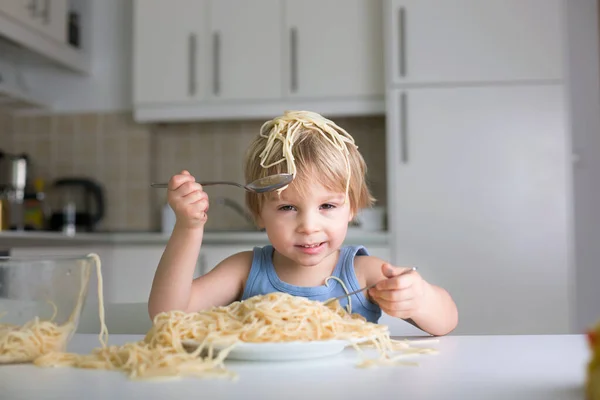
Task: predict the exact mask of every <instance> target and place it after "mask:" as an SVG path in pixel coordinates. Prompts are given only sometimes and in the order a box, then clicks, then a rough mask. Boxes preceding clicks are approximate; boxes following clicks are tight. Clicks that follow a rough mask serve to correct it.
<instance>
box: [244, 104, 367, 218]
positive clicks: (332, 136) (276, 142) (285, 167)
mask: <svg viewBox="0 0 600 400" xmlns="http://www.w3.org/2000/svg"><path fill="white" fill-rule="evenodd" d="M244 169H245V179H246V182H252V181H254V180H256V179H258V178H262V177H265V176H269V175H274V174H280V173H291V174H293V175H294V180H293V181H292V183H291V184H290V186H293V187H294V189H295V190H297V191H298V193H302V194H303V195H307V194H308V190H307V188H308V186H309V184H312V183H315V182H317V183H319V184H321V185H323V187H325V188H326V189H327V190H330V191H332V192H339V193H346V194H347V197H346V199H347V201H349V202H350V209H351V211H352V213H353V214H356V212H357V211H358V210H360V209H361V208H365V207H369V206H371V205H372V203H373V202H374V199H373V197H372V196H371V193H370V191H369V188H368V187H367V184H366V172H367V167H366V164H365V161H364V159H363V157H362V155H361V154H360V152H359V151H358V147H357V146H356V145H355V143H354V139H353V138H352V136H350V134H348V133H347V132H346V131H345V130H344V129H342V128H340V127H339V126H337V125H336V124H335V123H334V122H333V121H330V120H328V119H326V118H324V117H323V116H321V115H319V114H317V113H314V112H309V111H286V112H285V113H284V115H282V116H280V117H277V118H275V119H273V120H271V121H267V122H265V123H264V124H263V126H262V127H261V129H260V133H259V134H258V135H257V137H256V138H255V139H254V140H253V142H252V143H251V144H250V146H249V148H248V151H247V154H246V164H245V168H244ZM285 189H286V188H283V189H280V191H278V192H277V193H265V194H257V193H251V192H246V204H247V206H248V208H249V210H250V212H251V213H252V215H253V216H254V217H255V218H256V217H257V216H258V215H259V214H260V210H261V207H262V204H263V202H264V201H265V199H266V198H267V196H273V195H277V194H278V193H281V191H282V190H285Z"/></svg>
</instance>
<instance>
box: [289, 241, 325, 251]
mask: <svg viewBox="0 0 600 400" xmlns="http://www.w3.org/2000/svg"><path fill="white" fill-rule="evenodd" d="M324 244H325V242H319V243H312V244H299V245H296V247H297V248H299V249H300V251H302V252H303V253H306V254H315V253H318V252H319V251H320V250H321V248H322V247H323V245H324Z"/></svg>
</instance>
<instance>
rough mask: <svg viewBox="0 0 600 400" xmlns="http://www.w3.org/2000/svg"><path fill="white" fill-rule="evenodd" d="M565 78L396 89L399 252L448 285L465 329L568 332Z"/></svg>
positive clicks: (391, 105)
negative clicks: (548, 82)
mask: <svg viewBox="0 0 600 400" xmlns="http://www.w3.org/2000/svg"><path fill="white" fill-rule="evenodd" d="M563 98H564V93H563V86H562V85H560V84H553V85H537V86H536V85H529V86H526V85H520V86H497V87H460V88H459V87H453V88H418V89H407V90H401V89H393V90H390V91H389V93H388V114H387V115H388V120H387V121H388V130H387V141H388V142H387V143H388V146H387V160H388V171H389V174H390V176H389V188H390V194H389V195H390V197H389V204H393V207H389V217H390V221H389V222H390V227H391V231H392V240H391V242H392V243H393V245H392V246H391V248H392V256H393V260H394V262H395V263H397V264H401V265H414V266H418V267H419V272H420V273H421V274H422V275H423V276H424V277H425V279H427V280H428V281H430V282H432V283H434V284H439V285H440V286H442V287H444V288H446V289H447V290H448V291H449V292H450V294H451V295H452V296H453V297H454V299H455V301H456V303H457V305H458V309H459V319H460V321H459V325H458V328H457V330H456V333H461V334H513V333H514V334H517V333H527V334H534V333H566V332H568V331H569V320H568V318H569V293H568V289H569V287H570V285H569V282H570V277H569V241H570V236H569V233H568V232H569V229H568V228H569V212H568V211H569V208H570V200H569V197H568V193H569V174H570V172H569V171H570V168H571V166H570V163H571V160H570V150H569V146H568V135H567V131H566V121H565V119H566V118H565V110H564V108H565V105H564V100H563Z"/></svg>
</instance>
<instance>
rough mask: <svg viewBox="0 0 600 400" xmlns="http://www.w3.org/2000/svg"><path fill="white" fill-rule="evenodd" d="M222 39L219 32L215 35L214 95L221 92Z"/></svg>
mask: <svg viewBox="0 0 600 400" xmlns="http://www.w3.org/2000/svg"><path fill="white" fill-rule="evenodd" d="M220 69H221V37H220V35H219V32H215V33H213V93H214V94H215V95H218V94H219V92H220V91H221V74H220V72H221V71H220Z"/></svg>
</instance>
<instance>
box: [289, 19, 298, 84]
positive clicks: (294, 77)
mask: <svg viewBox="0 0 600 400" xmlns="http://www.w3.org/2000/svg"><path fill="white" fill-rule="evenodd" d="M290 89H291V91H292V92H296V91H298V31H297V30H296V28H290Z"/></svg>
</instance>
